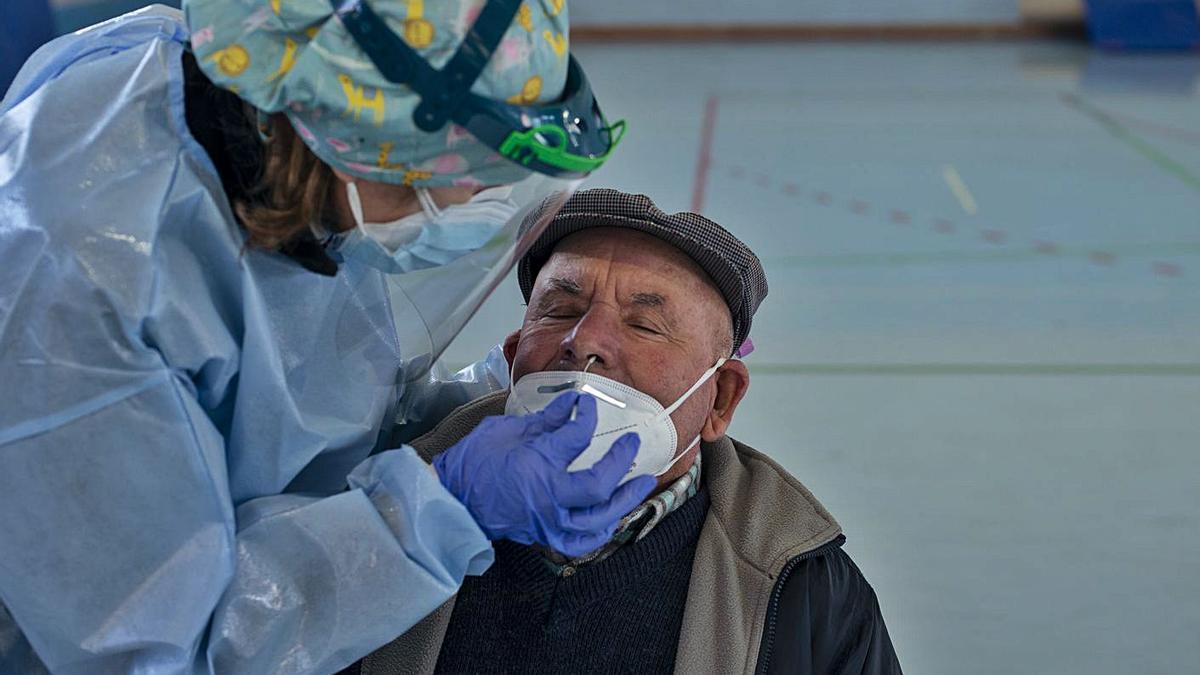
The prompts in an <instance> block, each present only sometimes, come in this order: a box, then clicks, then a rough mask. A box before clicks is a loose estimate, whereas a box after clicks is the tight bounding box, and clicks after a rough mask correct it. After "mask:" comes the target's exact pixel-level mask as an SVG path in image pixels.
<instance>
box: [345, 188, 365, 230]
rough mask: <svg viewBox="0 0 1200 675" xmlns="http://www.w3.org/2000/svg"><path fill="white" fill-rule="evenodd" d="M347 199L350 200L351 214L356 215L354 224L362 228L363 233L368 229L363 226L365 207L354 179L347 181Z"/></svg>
mask: <svg viewBox="0 0 1200 675" xmlns="http://www.w3.org/2000/svg"><path fill="white" fill-rule="evenodd" d="M346 201H348V202H350V214H351V215H353V216H354V226H355V227H357V228H358V229H360V230H362V232H363V234H366V233H367V231H366V229H365V228H364V227H363V223H364V222H365V221H364V220H363V208H362V200H361V199H359V197H358V186H357V185H355V184H354V181H350V182H348V183H346Z"/></svg>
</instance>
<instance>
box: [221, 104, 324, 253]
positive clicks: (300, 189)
mask: <svg viewBox="0 0 1200 675" xmlns="http://www.w3.org/2000/svg"><path fill="white" fill-rule="evenodd" d="M264 131H265V132H266V135H267V140H266V141H265V142H264V143H263V150H262V152H263V156H262V175H261V178H260V179H259V181H258V183H257V185H255V186H253V187H252V188H251V190H250V194H249V197H248V198H247V199H245V200H239V201H238V203H237V204H235V205H234V208H235V209H236V210H237V215H238V218H239V219H240V220H241V221H242V225H243V226H244V227H245V228H246V233H247V234H248V235H249V238H248V240H247V245H248V246H252V247H255V248H264V249H277V248H279V247H281V246H283V245H285V244H287V243H289V242H291V241H292V240H294V239H295V238H296V237H297V236H300V235H302V234H303V233H304V232H307V231H308V230H309V226H310V225H324V223H325V222H326V218H330V217H331V211H332V206H331V198H332V196H333V187H334V184H335V183H336V182H337V177H336V176H334V174H333V169H330V168H329V166H328V165H327V164H325V163H324V162H322V161H321V160H320V159H317V156H316V155H314V154H313V153H312V151H311V150H309V149H308V147H307V146H305V145H304V142H303V141H302V140H300V137H299V136H298V135H297V134H296V132H295V130H293V129H292V125H291V123H290V122H288V120H287V117H285V116H284V115H282V114H279V113H276V114H274V115H271V117H270V121H269V129H266V130H264Z"/></svg>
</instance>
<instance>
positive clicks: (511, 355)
mask: <svg viewBox="0 0 1200 675" xmlns="http://www.w3.org/2000/svg"><path fill="white" fill-rule="evenodd" d="M520 341H521V331H520V329H517V330H514V331H513V332H511V333H509V334H508V337H506V338H504V359H505V360H506V361H508V371H509V372H510V373H511V372H512V367H513V361H515V360H516V358H517V343H519V342H520Z"/></svg>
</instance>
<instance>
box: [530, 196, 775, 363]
mask: <svg viewBox="0 0 1200 675" xmlns="http://www.w3.org/2000/svg"><path fill="white" fill-rule="evenodd" d="M593 227H624V228H628V229H631V230H637V231H638V232H645V233H646V234H649V235H652V236H654V237H657V238H659V239H661V240H663V241H665V242H667V243H668V244H670V245H672V246H674V247H675V248H677V249H679V250H680V251H682V252H683V253H684V254H685V255H687V256H688V257H689V258H691V259H692V260H694V261H695V262H696V264H697V265H699V266H700V269H702V270H704V271H705V272H707V273H708V276H709V277H710V278H711V279H712V282H713V284H714V285H715V286H716V287H717V290H719V291H720V292H721V295H723V296H724V297H725V302H726V304H728V305H729V314H730V315H731V316H732V317H733V350H734V352H737V351H738V349H740V348H741V346H742V343H743V342H744V341H745V340H746V336H747V335H749V334H750V323H751V320H752V319H753V318H754V312H755V311H757V310H758V306H759V304H761V303H762V301H763V298H765V297H767V277H766V274H764V273H763V268H762V263H761V262H759V260H758V256H756V255H754V252H753V251H751V250H750V249H749V248H748V247H747V246H746V245H745V244H743V243H742V242H741V241H739V240H738V238H737V237H735V236H733V235H732V234H730V233H729V231H728V230H726V229H725V228H723V227H721V226H720V225H718V224H716V223H714V222H713V221H711V220H709V219H707V218H705V217H704V216H701V215H698V214H695V213H686V212H684V213H673V214H667V213H664V212H663V211H662V210H660V209H659V208H658V207H657V206H655V205H654V202H652V201H650V198H649V197H647V196H645V195H631V194H626V193H624V192H618V191H617V190H609V189H597V190H585V191H583V192H579V193H576V194H575V195H574V196H572V197H571V199H569V200H567V203H566V205H564V206H563V208H562V210H561V211H559V212H558V214H557V215H555V216H554V219H553V220H551V221H550V224H549V225H548V226H547V227H546V230H545V231H544V232H542V235H541V236H540V237H538V239H537V241H535V242H534V243H533V246H532V247H530V249H529V251H528V252H527V253H526V254H525V256H524V257H523V258H521V260H520V262H518V263H517V281H518V282H519V283H520V284H521V293H523V294H524V295H525V301H526V302H529V296H530V294H531V293H532V292H533V283H534V281H535V280H536V279H537V274H538V270H540V269H541V268H542V265H544V264H545V263H546V260H548V259H549V258H550V254H551V253H552V252H553V251H554V247H555V245H557V244H558V242H559V241H561V240H562V239H564V238H566V237H568V236H570V235H572V234H575V233H576V232H579V231H581V230H586V229H588V228H593Z"/></svg>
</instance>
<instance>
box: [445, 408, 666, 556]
mask: <svg viewBox="0 0 1200 675" xmlns="http://www.w3.org/2000/svg"><path fill="white" fill-rule="evenodd" d="M572 410H575V412H576V415H575V419H574V420H572V419H571V411H572ZM595 430H596V399H594V398H592V397H591V396H589V395H587V394H580V393H579V392H575V391H568V392H564V393H563V394H562V395H560V396H559V397H558V398H556V399H554V400H553V401H552V402H551V403H550V405H548V406H546V408H545V409H544V410H541V411H539V412H536V413H533V414H531V415H525V416H518V415H499V416H495V417H489V418H487V419H485V420H484V421H483V422H482V423H480V425H479V426H478V427H476V428H475V429H474V430H473V431H472V432H471V433H470V434H468V435H467V436H466V438H463V439H462V440H461V441H459V442H458V443H455V444H454V445H453V446H451V447H450V448H449V449H448V450H446V451H445V452H443V453H441V454H440V455H438V456H436V457H434V458H433V466H434V468H435V469H436V470H437V474H438V477H439V478H440V479H441V481H442V485H444V486H445V487H446V489H447V490H449V491H450V494H452V495H454V496H455V497H456V498H458V500H459V501H460V502H462V503H463V504H464V505H465V506H466V507H467V510H468V511H470V513H471V516H472V517H474V518H475V522H477V523H478V524H479V527H480V529H482V530H483V532H484V534H486V535H487V537H488V539H491V540H493V541H495V540H497V539H511V540H512V541H515V542H518V543H522V544H534V543H537V544H542V545H545V546H549V547H550V548H552V549H554V550H556V551H558V552H560V553H563V554H564V555H568V556H571V557H576V556H581V555H583V554H585V553H588V552H590V551H593V550H595V549H597V548H599V547H600V546H601V545H603V544H604V543H605V542H606V541H608V540H609V539H610V538H611V537H612V535H613V532H614V531H615V530H616V527H617V523H618V522H619V521H620V520H621V518H623V517H624V516H625V515H626V514H628V513H629V512H630V511H632V510H633V509H634V508H636V507H637V505H638V504H640V503H642V501H644V500H645V499H646V497H647V496H649V495H650V492H651V491H653V490H654V487H655V485H656V484H657V480H656V479H655V478H654V476H638V477H637V478H634V479H632V480H630V481H629V482H627V483H625V484H624V485H620V482H621V479H622V478H624V477H625V474H626V473H627V472H628V471H629V467H631V466H632V465H633V459H634V457H635V456H636V455H637V451H638V445H639V444H640V441H639V440H638V436H637V434H634V433H628V434H625V435H624V436H621V437H620V438H618V439H617V440H616V441H615V442H614V443H613V444H612V446H611V447H610V448H609V450H608V452H607V453H605V455H604V456H603V457H601V458H600V460H599V461H597V462H596V463H595V464H594V465H592V467H591V468H589V469H584V470H582V471H574V472H569V471H567V466H569V465H570V464H571V462H572V461H573V460H574V459H575V458H576V457H577V456H579V454H580V453H582V452H583V451H584V450H585V449H586V448H587V446H588V444H589V443H591V441H592V433H593V432H594V431H595Z"/></svg>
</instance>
